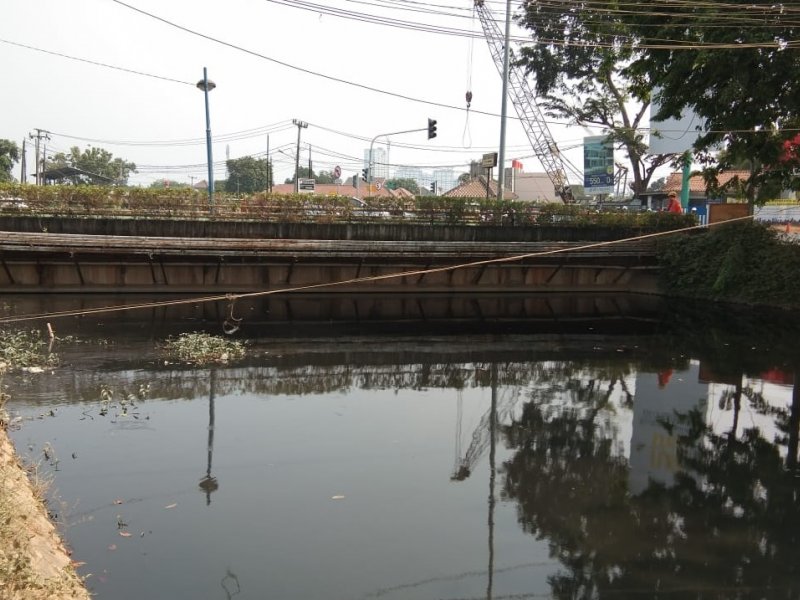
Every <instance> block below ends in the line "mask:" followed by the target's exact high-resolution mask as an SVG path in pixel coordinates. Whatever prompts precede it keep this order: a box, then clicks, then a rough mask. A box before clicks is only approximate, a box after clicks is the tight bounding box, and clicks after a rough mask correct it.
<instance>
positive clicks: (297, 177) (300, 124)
mask: <svg viewBox="0 0 800 600" xmlns="http://www.w3.org/2000/svg"><path fill="white" fill-rule="evenodd" d="M292 123H293V124H294V125H297V155H296V156H295V159H294V193H295V194H299V193H300V130H301V129H305V128H306V127H308V123H304V122H303V121H298V120H297V119H292Z"/></svg>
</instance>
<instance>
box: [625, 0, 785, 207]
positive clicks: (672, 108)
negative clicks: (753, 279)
mask: <svg viewBox="0 0 800 600" xmlns="http://www.w3.org/2000/svg"><path fill="white" fill-rule="evenodd" d="M632 6H634V11H635V12H633V13H632V14H631V16H630V17H629V20H630V24H631V27H632V28H634V29H636V30H637V31H638V36H639V37H640V38H642V39H646V40H651V41H653V42H655V41H657V40H658V41H661V44H655V43H651V44H647V45H648V46H650V47H647V48H644V49H643V50H642V51H641V53H640V54H639V55H638V56H637V57H636V60H635V61H634V62H633V63H632V65H631V68H630V69H629V70H628V71H629V73H631V74H632V75H631V76H632V77H641V76H644V75H642V74H647V76H649V77H651V78H652V79H653V80H654V81H656V82H657V83H658V85H659V89H660V92H659V94H658V97H657V98H656V100H657V101H658V102H659V104H660V107H661V108H660V111H659V114H657V115H656V117H658V118H667V117H676V116H678V115H679V114H680V113H681V112H682V111H685V110H686V109H690V110H692V111H694V112H695V113H696V114H697V115H698V116H699V117H700V120H701V121H702V124H703V130H704V133H703V135H701V137H700V139H699V140H698V142H697V143H696V144H695V146H696V148H697V150H698V151H699V157H700V159H701V160H703V161H704V162H705V163H707V164H708V165H709V166H710V168H709V169H707V175H708V177H707V179H708V180H712V179H713V176H714V174H715V172H718V171H720V170H724V169H729V168H731V167H732V166H733V165H735V164H736V163H737V162H740V161H742V160H748V161H750V164H751V167H752V168H751V174H750V177H749V180H748V182H747V186H746V192H747V195H748V198H749V199H751V200H756V199H757V195H758V189H759V188H760V187H761V186H763V185H765V184H769V183H772V184H776V183H777V184H778V186H779V187H792V188H793V189H800V180H798V178H796V177H794V176H792V169H795V168H798V167H800V154H799V153H798V151H797V149H798V146H800V138H798V137H797V131H798V128H800V56H799V55H798V53H797V45H798V42H797V39H798V37H800V35H799V34H800V20H798V19H797V18H796V13H795V9H793V8H790V7H787V5H786V4H785V3H780V2H776V3H753V2H749V1H748V2H745V1H744V0H731V1H730V2H726V3H725V4H722V3H720V2H697V3H672V4H664V5H663V6H661V5H659V9H658V11H653V10H652V6H653V5H651V4H646V5H642V6H640V7H636V5H632ZM645 7H647V8H645ZM665 41H666V42H667V43H666V44H664V42H665ZM665 45H666V46H667V47H664V46H665ZM719 148H725V149H726V150H727V151H726V153H725V154H724V155H723V156H721V157H720V156H717V155H715V150H716V149H719Z"/></svg>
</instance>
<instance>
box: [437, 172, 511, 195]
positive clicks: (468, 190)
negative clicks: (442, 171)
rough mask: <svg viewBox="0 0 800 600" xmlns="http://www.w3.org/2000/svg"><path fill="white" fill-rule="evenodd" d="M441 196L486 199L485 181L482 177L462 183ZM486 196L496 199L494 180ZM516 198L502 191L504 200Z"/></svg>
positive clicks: (490, 183)
mask: <svg viewBox="0 0 800 600" xmlns="http://www.w3.org/2000/svg"><path fill="white" fill-rule="evenodd" d="M442 196H444V197H446V198H486V196H487V194H486V179H485V178H484V177H479V178H478V179H473V180H472V181H468V182H467V183H462V184H461V185H459V186H458V187H454V188H453V189H452V190H449V191H447V192H445V193H444V194H442ZM488 196H489V197H490V198H497V184H496V183H495V182H494V180H492V181H490V182H489V194H488ZM517 197H518V196H517V195H516V194H515V193H514V192H511V191H509V190H507V189H503V199H504V200H516V199H517Z"/></svg>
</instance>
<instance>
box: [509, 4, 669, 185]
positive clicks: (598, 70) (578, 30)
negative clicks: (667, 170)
mask: <svg viewBox="0 0 800 600" xmlns="http://www.w3.org/2000/svg"><path fill="white" fill-rule="evenodd" d="M615 6H616V5H615V4H614V3H611V2H608V3H604V2H599V3H597V2H572V1H570V2H564V1H556V2H550V3H540V2H536V1H534V0H525V2H524V3H523V5H522V7H523V13H522V14H521V15H520V16H518V17H517V20H518V22H519V23H520V25H522V26H523V27H525V28H526V29H528V30H530V31H531V34H532V39H533V44H529V45H525V46H523V47H522V48H521V49H520V55H519V57H517V58H516V59H515V64H516V65H517V66H519V67H522V68H524V69H525V71H526V73H528V74H533V75H534V76H535V87H536V92H537V97H538V98H539V104H540V106H541V107H542V109H543V110H544V112H545V114H547V115H549V116H551V117H555V118H560V119H568V120H569V121H571V122H572V123H575V124H577V125H581V126H584V127H585V126H600V127H603V128H605V129H606V130H607V131H608V135H609V137H610V138H611V140H612V142H613V143H614V144H615V146H616V147H617V148H620V149H622V150H623V151H624V152H625V153H626V154H627V156H628V160H629V161H630V164H631V173H632V176H633V182H632V183H631V189H632V190H633V193H634V195H635V196H637V195H639V194H641V193H642V192H644V191H645V190H646V189H647V185H648V182H649V181H650V178H651V177H652V175H653V172H654V171H655V170H656V169H657V168H658V167H660V166H661V165H664V164H666V163H668V162H669V161H670V160H673V159H674V157H673V156H672V155H648V153H647V146H646V144H645V142H644V135H643V133H642V130H641V127H642V121H643V119H644V117H645V116H646V114H647V110H648V108H649V106H650V79H649V77H648V74H647V72H646V71H629V70H628V69H627V68H626V67H628V66H629V65H630V63H631V62H632V61H633V60H635V59H636V58H638V57H639V56H640V50H638V49H637V47H636V46H635V44H634V43H633V42H634V41H635V40H634V38H633V37H632V33H633V30H632V29H631V27H629V26H628V24H627V23H626V22H624V21H623V20H622V18H621V17H620V14H625V13H624V12H618V11H616V10H613V8H614V7H615ZM648 6H649V5H648Z"/></svg>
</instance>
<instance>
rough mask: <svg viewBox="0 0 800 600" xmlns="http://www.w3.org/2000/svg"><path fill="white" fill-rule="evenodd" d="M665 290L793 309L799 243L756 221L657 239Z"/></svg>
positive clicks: (799, 296) (798, 294) (799, 300)
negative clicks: (780, 235)
mask: <svg viewBox="0 0 800 600" xmlns="http://www.w3.org/2000/svg"><path fill="white" fill-rule="evenodd" d="M658 253H659V254H658V260H659V264H660V265H661V273H660V276H661V284H662V290H663V292H664V293H665V294H667V295H670V296H681V297H690V298H700V299H704V300H716V301H723V302H736V303H741V304H750V305H754V306H756V305H763V306H767V305H769V306H775V307H782V308H797V307H799V306H800V245H798V244H793V243H788V242H785V241H782V240H781V239H779V238H778V236H777V233H776V231H775V230H774V229H771V228H769V227H768V226H766V225H763V224H760V223H753V222H747V223H730V224H726V225H720V226H716V227H713V228H710V229H708V230H706V231H701V232H696V233H693V234H688V235H676V236H670V237H669V238H668V239H665V240H664V241H662V242H660V243H659V250H658Z"/></svg>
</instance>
